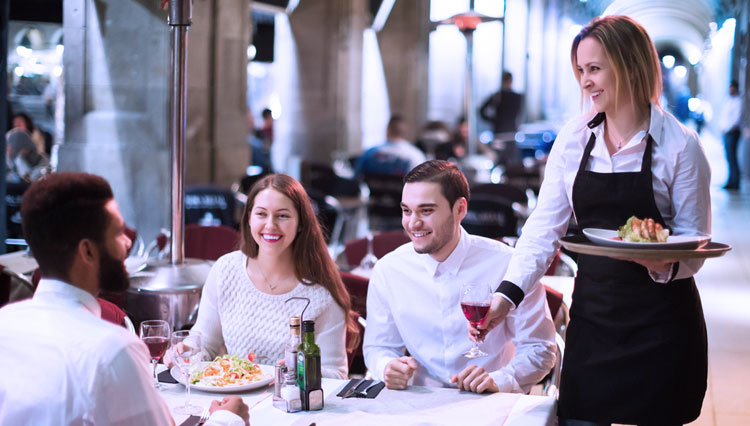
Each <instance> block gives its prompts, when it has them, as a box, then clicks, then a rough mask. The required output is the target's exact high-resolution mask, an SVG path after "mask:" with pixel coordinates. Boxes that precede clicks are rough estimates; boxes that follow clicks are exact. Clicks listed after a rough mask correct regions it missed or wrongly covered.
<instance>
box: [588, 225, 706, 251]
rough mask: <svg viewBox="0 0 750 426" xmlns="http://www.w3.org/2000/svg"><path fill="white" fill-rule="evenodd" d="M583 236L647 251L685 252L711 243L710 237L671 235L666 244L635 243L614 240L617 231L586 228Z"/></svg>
mask: <svg viewBox="0 0 750 426" xmlns="http://www.w3.org/2000/svg"><path fill="white" fill-rule="evenodd" d="M583 234H584V235H585V236H586V238H588V239H589V240H591V242H592V243H594V244H597V245H601V246H606V247H617V248H636V249H646V250H678V249H681V250H684V249H698V248H701V247H703V246H704V245H706V243H708V242H709V241H711V236H710V235H670V236H669V237H667V242H666V243H633V242H630V241H620V240H614V239H613V238H616V237H617V231H612V230H610V229H599V228H585V229H584V230H583Z"/></svg>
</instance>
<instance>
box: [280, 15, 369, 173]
mask: <svg viewBox="0 0 750 426" xmlns="http://www.w3.org/2000/svg"><path fill="white" fill-rule="evenodd" d="M366 5H367V2H366V1H365V0H315V1H302V2H300V3H299V6H298V7H297V8H296V9H295V10H294V12H293V13H292V14H291V15H290V16H289V21H288V25H289V28H290V34H289V36H290V39H291V40H290V44H291V45H293V52H291V56H293V57H292V58H277V60H278V61H284V63H288V67H287V68H288V71H287V72H286V73H285V74H284V75H283V76H282V75H278V76H277V77H278V78H279V80H278V81H277V83H276V87H278V88H279V91H280V98H281V101H282V111H283V112H282V116H281V118H280V119H279V120H278V121H277V123H276V127H275V129H274V131H275V132H276V134H275V139H276V140H275V141H274V144H273V147H272V150H273V152H272V158H273V162H274V167H275V168H276V169H277V170H288V169H289V161H288V160H289V158H290V157H298V158H303V159H305V160H308V161H314V162H322V163H326V164H327V163H330V161H331V153H332V152H334V151H344V152H347V151H354V152H356V151H357V150H358V148H359V146H360V144H361V140H360V139H361V122H360V120H361V117H360V111H361V96H360V93H361V87H362V86H361V84H362V78H361V75H362V31H363V30H364V29H365V26H366V24H367V19H366V18H367V15H368V13H367V9H366ZM277 22H278V21H277ZM277 31H280V29H279V28H277ZM277 40H278V39H277ZM278 51H279V50H278V48H277V52H278ZM280 74H281V73H280ZM289 171H290V172H293V171H292V170H289Z"/></svg>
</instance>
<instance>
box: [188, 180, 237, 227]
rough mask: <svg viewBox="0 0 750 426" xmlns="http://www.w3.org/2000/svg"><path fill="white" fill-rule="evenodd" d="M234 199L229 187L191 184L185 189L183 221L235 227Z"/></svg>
mask: <svg viewBox="0 0 750 426" xmlns="http://www.w3.org/2000/svg"><path fill="white" fill-rule="evenodd" d="M235 209H236V204H235V199H234V193H233V192H232V190H231V189H228V188H220V187H217V186H213V185H201V186H191V187H188V188H186V189H185V223H186V224H190V223H205V222H206V221H207V220H208V221H210V222H211V223H205V224H207V225H225V226H231V227H236V226H237V223H236V221H235Z"/></svg>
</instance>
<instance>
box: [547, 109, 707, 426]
mask: <svg viewBox="0 0 750 426" xmlns="http://www.w3.org/2000/svg"><path fill="white" fill-rule="evenodd" d="M602 120H603V115H601V114H600V115H599V116H597V117H596V118H595V119H594V120H592V122H591V123H590V124H589V126H590V127H595V126H596V125H598V124H600V123H601V121H602ZM597 121H598V122H597ZM595 140H596V138H595V136H594V135H593V133H592V135H591V137H590V138H589V141H588V144H587V145H586V149H585V151H584V153H583V158H582V159H581V165H580V167H579V169H578V174H577V176H576V179H575V182H574V184H573V211H574V212H575V215H576V219H577V220H578V225H579V229H583V228H589V227H592V228H604V229H617V227H619V226H621V225H622V224H624V223H625V222H626V221H627V219H628V218H629V217H630V216H633V215H635V216H638V217H640V218H644V217H650V218H653V219H654V220H655V221H657V222H659V223H661V224H662V226H664V225H665V223H664V219H663V218H662V216H661V214H660V213H659V209H658V208H657V207H656V202H655V201H654V193H653V183H652V182H653V181H652V175H651V151H652V147H653V143H654V142H653V138H652V137H651V135H648V142H647V144H646V150H645V152H644V153H643V160H642V167H641V170H640V172H630V173H595V172H591V171H587V170H586V164H587V163H588V161H589V157H590V154H591V150H592V148H593V147H594V143H595ZM707 369H708V364H707V345H706V324H705V321H704V319H703V309H702V307H701V302H700V296H699V295H698V290H697V289H696V287H695V281H694V280H693V279H692V278H686V279H681V280H675V281H673V282H671V283H669V284H659V283H656V282H654V281H653V280H652V279H651V277H650V276H649V274H648V271H647V269H646V268H644V267H643V266H641V265H638V264H637V263H634V262H629V261H621V260H615V259H611V258H608V257H600V256H591V255H579V257H578V276H577V277H576V280H575V288H574V291H573V303H572V305H571V309H570V325H569V328H568V331H567V335H566V350H565V356H564V360H563V370H562V377H561V383H560V400H559V408H558V415H559V416H560V417H564V418H568V419H577V420H588V421H594V422H610V423H625V424H640V425H647V424H684V423H689V422H691V421H693V420H695V419H696V418H697V417H698V415H699V414H700V410H701V406H702V404H703V396H704V395H705V392H706V378H707Z"/></svg>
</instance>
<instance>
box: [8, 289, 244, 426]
mask: <svg viewBox="0 0 750 426" xmlns="http://www.w3.org/2000/svg"><path fill="white" fill-rule="evenodd" d="M100 314H101V310H100V307H99V304H98V303H97V301H96V299H95V298H94V297H93V296H92V295H91V294H89V293H88V292H86V291H84V290H81V289H79V288H78V287H75V286H72V285H70V284H66V283H64V282H62V281H57V280H50V279H42V280H41V281H40V282H39V286H38V288H37V290H36V293H35V295H34V297H33V298H32V299H29V300H24V301H22V302H18V303H14V304H11V305H8V306H6V307H4V308H3V309H0V365H3V366H4V367H3V373H2V379H1V380H0V424H3V425H14V426H15V425H133V426H136V425H138V426H141V425H145V426H148V425H159V426H163V425H171V424H173V423H174V422H173V419H172V416H171V415H170V413H169V408H168V407H167V405H166V404H165V403H164V401H163V400H162V398H161V396H159V394H158V392H157V391H156V389H154V387H153V379H152V372H151V368H150V365H151V364H150V361H151V358H150V356H149V353H148V349H147V348H146V345H144V344H143V343H142V342H141V341H140V340H139V339H138V338H137V337H136V336H135V335H133V334H132V333H130V332H128V331H127V330H126V329H125V328H123V327H118V326H117V325H115V324H112V323H109V322H106V321H103V320H101V319H99V316H100ZM217 413H218V412H217ZM216 417H223V418H224V420H222V421H217V420H218V419H217V418H216ZM208 424H213V425H232V426H235V425H244V421H243V420H242V419H241V418H240V417H239V416H237V415H235V414H233V413H230V412H228V411H226V410H224V412H223V413H221V414H220V415H219V416H216V415H215V416H212V420H211V421H210V422H209V423H207V425H208Z"/></svg>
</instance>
